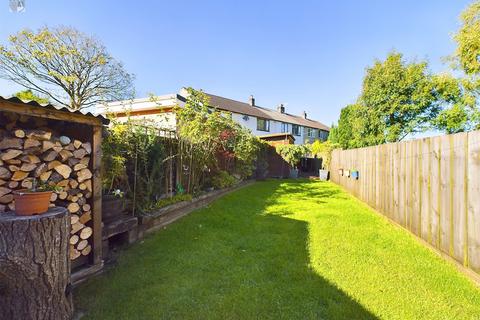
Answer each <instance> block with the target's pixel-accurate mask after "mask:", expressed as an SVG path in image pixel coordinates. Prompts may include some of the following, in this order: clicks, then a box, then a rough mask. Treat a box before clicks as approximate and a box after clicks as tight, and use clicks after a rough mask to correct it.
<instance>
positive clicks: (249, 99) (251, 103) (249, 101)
mask: <svg viewBox="0 0 480 320" xmlns="http://www.w3.org/2000/svg"><path fill="white" fill-rule="evenodd" d="M248 103H249V104H250V105H251V106H252V107H255V98H254V97H253V95H250V97H249V98H248Z"/></svg>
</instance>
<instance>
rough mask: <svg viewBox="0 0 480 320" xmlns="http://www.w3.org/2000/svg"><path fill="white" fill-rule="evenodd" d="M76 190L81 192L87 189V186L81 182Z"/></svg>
mask: <svg viewBox="0 0 480 320" xmlns="http://www.w3.org/2000/svg"><path fill="white" fill-rule="evenodd" d="M78 188H79V189H80V190H82V191H83V190H86V189H87V185H86V184H85V183H84V182H82V183H80V184H78Z"/></svg>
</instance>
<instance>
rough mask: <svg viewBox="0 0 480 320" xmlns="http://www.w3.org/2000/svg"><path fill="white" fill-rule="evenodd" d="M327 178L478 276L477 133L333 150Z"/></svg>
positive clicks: (479, 156)
mask: <svg viewBox="0 0 480 320" xmlns="http://www.w3.org/2000/svg"><path fill="white" fill-rule="evenodd" d="M342 169H343V174H342V172H341V170H342ZM346 170H349V171H350V172H352V171H358V179H355V178H353V177H352V175H351V174H350V177H348V176H347V175H346ZM331 179H332V181H333V182H335V183H337V184H340V185H342V186H343V187H344V188H346V189H347V190H348V191H350V192H351V193H352V194H353V195H355V196H356V197H358V198H359V199H361V200H363V201H364V202H366V203H368V204H369V205H370V206H371V207H373V208H375V209H377V210H378V211H379V212H380V213H381V214H383V215H385V216H386V217H388V218H389V219H391V220H393V221H395V222H397V223H398V224H400V225H401V226H403V227H404V228H406V229H407V230H409V231H410V232H412V233H413V234H415V235H417V236H418V237H420V238H422V239H423V240H425V241H426V242H428V243H429V244H430V245H431V246H433V247H434V248H436V249H438V250H439V251H440V252H442V253H444V254H445V255H448V256H450V257H451V258H453V259H455V260H456V261H458V262H459V263H461V264H463V265H464V266H465V267H467V268H470V269H471V270H473V271H475V272H476V273H480V131H474V132H469V133H459V134H454V135H445V136H440V137H433V138H425V139H420V140H413V141H408V142H401V143H393V144H385V145H380V146H374V147H367V148H360V149H352V150H334V151H333V153H332V162H331Z"/></svg>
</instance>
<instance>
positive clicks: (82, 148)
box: [0, 122, 93, 260]
mask: <svg viewBox="0 0 480 320" xmlns="http://www.w3.org/2000/svg"><path fill="white" fill-rule="evenodd" d="M91 153H92V146H91V143H90V142H82V141H79V140H75V139H71V138H69V137H67V136H57V135H53V134H52V132H51V131H49V130H48V128H40V129H35V130H28V129H21V128H19V127H18V126H16V122H12V123H11V124H9V125H6V126H5V129H0V214H1V212H4V211H7V210H14V209H15V204H14V201H13V191H15V190H20V189H29V188H32V186H33V184H34V179H36V182H35V183H37V182H38V183H41V182H43V183H48V184H49V185H51V186H56V187H59V188H56V191H54V192H53V193H52V197H51V199H50V201H51V204H50V206H62V207H65V208H67V209H68V211H69V212H70V214H71V225H72V228H71V237H70V249H71V250H70V257H71V259H72V260H74V259H76V258H78V257H80V256H81V255H85V256H86V255H88V254H89V253H90V251H91V250H92V247H91V244H90V241H89V238H90V237H91V236H92V232H93V230H92V228H91V227H90V226H89V225H91V220H92V211H91V209H92V208H91V204H90V203H91V201H90V200H91V198H92V172H91V170H90V166H89V165H90V155H91Z"/></svg>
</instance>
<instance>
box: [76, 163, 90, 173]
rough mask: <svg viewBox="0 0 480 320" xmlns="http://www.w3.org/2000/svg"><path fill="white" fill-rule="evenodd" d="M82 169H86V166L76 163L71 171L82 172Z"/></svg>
mask: <svg viewBox="0 0 480 320" xmlns="http://www.w3.org/2000/svg"><path fill="white" fill-rule="evenodd" d="M83 169H87V165H86V164H83V163H77V164H76V165H75V166H73V170H74V171H79V170H83Z"/></svg>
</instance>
